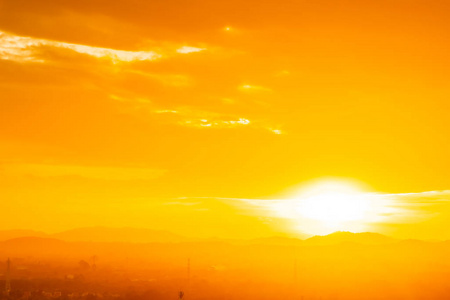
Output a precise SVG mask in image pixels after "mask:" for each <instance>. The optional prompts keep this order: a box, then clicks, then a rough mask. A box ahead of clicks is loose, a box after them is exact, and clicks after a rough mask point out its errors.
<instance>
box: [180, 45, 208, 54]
mask: <svg viewBox="0 0 450 300" xmlns="http://www.w3.org/2000/svg"><path fill="white" fill-rule="evenodd" d="M205 50H206V48H197V47H189V46H183V47H181V48H179V49H177V52H178V53H182V54H187V53H193V52H201V51H205Z"/></svg>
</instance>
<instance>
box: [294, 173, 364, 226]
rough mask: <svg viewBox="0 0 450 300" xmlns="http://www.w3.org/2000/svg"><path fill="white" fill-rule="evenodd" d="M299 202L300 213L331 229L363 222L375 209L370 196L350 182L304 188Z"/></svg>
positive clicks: (325, 182) (321, 184) (334, 182)
mask: <svg viewBox="0 0 450 300" xmlns="http://www.w3.org/2000/svg"><path fill="white" fill-rule="evenodd" d="M296 199H297V207H296V210H297V213H299V214H300V215H301V216H302V217H303V218H306V219H311V220H315V221H318V222H320V223H322V225H324V226H328V227H339V225H342V224H343V223H348V222H353V223H354V222H358V221H363V220H364V219H365V218H366V216H367V214H368V213H369V212H370V209H371V201H370V197H368V194H367V193H365V192H363V191H362V189H361V188H360V187H359V186H358V185H357V184H355V183H352V182H348V181H336V180H335V181H323V182H317V183H314V184H311V185H309V186H307V187H305V188H304V189H302V190H301V191H300V193H299V194H298V195H297V196H296Z"/></svg>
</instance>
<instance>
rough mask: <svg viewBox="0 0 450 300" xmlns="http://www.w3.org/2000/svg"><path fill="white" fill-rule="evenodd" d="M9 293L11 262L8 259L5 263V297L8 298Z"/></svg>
mask: <svg viewBox="0 0 450 300" xmlns="http://www.w3.org/2000/svg"><path fill="white" fill-rule="evenodd" d="M10 292H11V260H10V259H9V257H8V260H7V261H6V281H5V295H6V296H9V293H10Z"/></svg>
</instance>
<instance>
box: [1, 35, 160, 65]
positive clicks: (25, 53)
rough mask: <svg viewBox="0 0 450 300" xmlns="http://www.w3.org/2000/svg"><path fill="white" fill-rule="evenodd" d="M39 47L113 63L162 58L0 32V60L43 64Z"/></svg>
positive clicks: (140, 52) (152, 54) (138, 52)
mask: <svg viewBox="0 0 450 300" xmlns="http://www.w3.org/2000/svg"><path fill="white" fill-rule="evenodd" d="M40 47H54V48H62V49H69V50H72V51H75V52H77V53H80V54H86V55H89V56H92V57H96V58H106V59H109V60H110V61H111V62H113V63H118V62H132V61H153V60H156V59H159V58H161V57H162V55H161V54H159V53H156V52H154V51H125V50H116V49H110V48H102V47H93V46H87V45H80V44H72V43H64V42H57V41H50V40H44V39H36V38H32V37H23V36H17V35H13V34H9V33H6V32H3V31H0V59H5V60H13V61H18V62H26V61H31V62H44V60H43V59H42V58H39V57H38V56H37V55H36V53H37V52H38V48H40Z"/></svg>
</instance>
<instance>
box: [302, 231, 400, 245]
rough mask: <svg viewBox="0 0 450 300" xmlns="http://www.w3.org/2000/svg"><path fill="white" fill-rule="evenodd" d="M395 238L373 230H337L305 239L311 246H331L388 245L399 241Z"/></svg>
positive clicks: (305, 242) (306, 243)
mask: <svg viewBox="0 0 450 300" xmlns="http://www.w3.org/2000/svg"><path fill="white" fill-rule="evenodd" d="M397 241H398V240H396V239H394V238H390V237H387V236H385V235H382V234H379V233H373V232H362V233H353V232H348V231H337V232H334V233H332V234H329V235H324V236H320V235H316V236H313V237H311V238H309V239H306V240H305V241H304V244H305V245H310V246H330V245H337V244H342V243H355V244H362V245H386V244H392V243H395V242H397Z"/></svg>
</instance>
